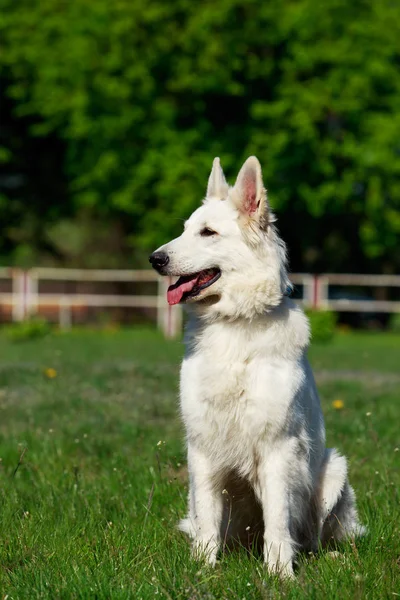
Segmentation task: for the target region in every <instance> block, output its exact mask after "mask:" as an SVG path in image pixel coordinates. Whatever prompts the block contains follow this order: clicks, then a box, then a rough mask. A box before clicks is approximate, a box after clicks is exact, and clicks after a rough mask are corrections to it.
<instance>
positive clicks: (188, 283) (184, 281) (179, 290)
mask: <svg viewBox="0 0 400 600" xmlns="http://www.w3.org/2000/svg"><path fill="white" fill-rule="evenodd" d="M197 279H198V275H194V276H193V277H192V278H189V277H180V278H179V279H178V281H177V282H176V283H174V284H173V285H170V286H169V288H168V291H167V300H168V304H169V305H171V306H172V305H173V304H178V303H179V302H180V301H181V299H182V296H183V294H184V293H185V292H190V290H192V289H193V288H194V286H195V285H196V281H197Z"/></svg>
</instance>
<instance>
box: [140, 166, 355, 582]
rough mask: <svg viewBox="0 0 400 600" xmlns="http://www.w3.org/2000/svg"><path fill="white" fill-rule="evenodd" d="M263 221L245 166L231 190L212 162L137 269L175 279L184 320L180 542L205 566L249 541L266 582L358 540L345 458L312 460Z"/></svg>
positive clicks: (297, 369) (316, 446)
mask: <svg viewBox="0 0 400 600" xmlns="http://www.w3.org/2000/svg"><path fill="white" fill-rule="evenodd" d="M274 221H275V219H274V216H273V213H272V212H271V209H270V207H269V205H268V201H267V194H266V190H265V189H264V185H263V181H262V174H261V166H260V163H259V161H258V160H257V158H256V157H254V156H252V157H250V158H249V159H248V160H246V162H245V163H244V165H243V167H242V168H241V170H240V172H239V175H238V178H237V181H236V183H235V185H234V187H230V186H229V185H228V184H227V182H226V180H225V177H224V174H223V171H222V168H221V166H220V162H219V159H218V158H216V159H215V160H214V163H213V168H212V171H211V175H210V178H209V181H208V187H207V195H206V198H205V200H204V202H203V204H202V206H201V207H200V208H198V209H197V210H196V211H195V212H194V213H193V214H192V216H191V217H190V218H189V219H188V221H186V223H185V229H184V232H183V233H182V235H181V236H180V237H178V238H176V239H175V240H173V241H172V242H169V243H168V244H165V245H164V246H161V247H160V248H159V249H158V250H156V251H155V252H154V253H153V254H152V255H151V256H150V262H151V263H152V265H153V267H154V268H155V269H157V271H158V272H159V273H161V274H162V275H172V276H178V277H179V279H178V281H177V282H176V283H175V284H174V285H172V286H170V288H169V290H168V302H169V304H177V303H179V302H182V303H183V302H184V303H185V304H187V305H189V308H190V310H189V313H190V320H189V324H188V327H187V331H186V348H187V350H186V355H185V358H184V360H183V363H182V370H181V391H180V398H181V411H182V418H183V421H184V424H185V427H186V433H187V445H188V465H189V478H190V492H189V511H188V516H187V517H186V518H185V519H183V520H182V521H181V523H180V529H181V530H182V531H184V532H186V533H187V534H188V535H189V536H190V537H191V538H192V540H193V555H194V556H195V557H196V558H199V557H200V558H203V559H205V560H207V561H208V562H209V563H210V564H214V563H215V561H216V559H217V554H218V551H219V550H220V549H223V548H224V547H225V546H226V545H231V544H232V543H233V541H234V540H238V541H239V542H241V543H246V545H247V543H255V542H256V540H257V539H258V540H262V541H263V555H264V560H265V563H266V565H267V568H268V570H269V571H270V572H278V573H280V574H281V575H284V576H292V574H293V559H294V558H295V555H296V552H298V551H299V550H306V551H316V550H317V549H318V546H319V544H322V545H326V544H327V543H328V542H329V541H330V540H337V541H340V540H343V539H344V538H346V537H349V536H350V537H353V536H355V535H360V534H362V533H363V531H364V528H363V527H362V526H361V525H360V524H359V521H358V517H357V510H356V505H355V495H354V492H353V489H352V488H351V486H350V484H349V482H348V479H347V464H346V459H345V458H344V457H343V456H340V455H339V454H338V452H337V451H336V450H334V449H327V448H325V428H324V419H323V416H322V412H321V407H320V402H319V398H318V393H317V390H316V387H315V383H314V378H313V375H312V371H311V368H310V365H309V363H308V360H307V355H306V353H307V348H308V344H309V338H310V331H309V324H308V321H307V318H306V317H305V315H304V313H303V311H302V310H301V309H300V308H299V307H298V306H296V304H295V303H294V302H293V301H292V300H290V299H289V298H288V297H287V296H285V293H286V291H287V289H288V287H289V286H290V283H289V279H288V274H287V270H286V269H287V261H286V251H285V244H284V242H283V241H282V240H281V239H280V238H279V235H278V233H277V230H276V228H275V226H274Z"/></svg>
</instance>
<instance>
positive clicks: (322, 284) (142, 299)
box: [0, 268, 400, 337]
mask: <svg viewBox="0 0 400 600" xmlns="http://www.w3.org/2000/svg"><path fill="white" fill-rule="evenodd" d="M291 280H292V282H293V284H294V285H295V287H297V286H299V288H301V289H302V297H301V298H300V299H299V300H298V301H299V302H300V303H301V304H303V305H304V306H305V307H313V308H316V309H321V310H334V311H346V312H348V311H349V312H350V311H354V312H368V313H370V312H400V301H390V300H368V299H363V298H362V299H351V298H346V297H345V295H343V296H344V297H342V298H338V299H331V298H330V297H329V286H330V285H335V286H351V287H354V286H362V287H363V288H364V287H372V288H386V289H387V288H392V287H396V288H400V275H351V274H349V275H347V274H324V275H318V276H316V275H310V274H307V273H297V274H292V275H291ZM44 282H46V283H47V287H49V284H51V282H53V284H54V283H55V282H64V283H65V282H76V283H81V284H95V283H97V284H99V283H101V282H103V283H108V284H116V283H118V282H128V283H148V282H153V284H154V290H155V291H154V294H152V295H140V294H104V293H86V292H84V293H82V291H78V292H76V293H52V292H45V291H43V289H41V287H42V288H43V285H42V286H41V283H42V284H43V283H44ZM170 283H171V278H168V277H160V276H158V275H157V273H155V271H153V270H135V271H127V270H91V269H89V270H86V269H85V270H83V269H52V268H34V269H30V270H28V271H23V270H21V269H9V268H0V285H2V287H3V288H4V287H5V288H8V289H6V291H2V287H0V306H1V308H2V309H3V311H4V312H5V314H6V315H8V314H9V317H10V319H12V320H14V321H22V320H24V319H26V318H27V317H29V315H32V314H37V313H40V311H41V310H42V311H43V310H45V309H46V308H52V309H56V310H57V311H58V322H59V325H60V327H63V328H68V327H70V326H71V324H72V316H73V312H74V310H76V309H80V308H83V307H84V308H88V307H97V308H111V307H112V308H145V309H149V308H150V309H151V308H152V309H155V311H156V314H157V323H158V326H159V328H160V329H162V330H163V331H164V334H165V335H166V336H167V337H174V336H176V335H178V334H179V333H180V331H181V328H182V309H181V307H180V306H179V305H178V306H173V307H171V306H168V304H167V301H166V290H167V287H168V285H170ZM86 287H87V286H86Z"/></svg>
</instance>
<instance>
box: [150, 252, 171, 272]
mask: <svg viewBox="0 0 400 600" xmlns="http://www.w3.org/2000/svg"><path fill="white" fill-rule="evenodd" d="M149 261H150V262H151V266H152V267H154V269H156V270H157V271H159V270H160V269H162V268H163V267H165V265H167V264H168V263H169V257H168V254H166V253H165V252H153V254H150V256H149Z"/></svg>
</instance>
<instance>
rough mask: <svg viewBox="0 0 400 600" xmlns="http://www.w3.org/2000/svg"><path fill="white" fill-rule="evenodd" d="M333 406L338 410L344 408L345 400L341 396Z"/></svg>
mask: <svg viewBox="0 0 400 600" xmlns="http://www.w3.org/2000/svg"><path fill="white" fill-rule="evenodd" d="M332 406H333V408H336V410H342V408H344V402H343V400H341V399H340V398H337V399H336V400H334V401H333V402H332Z"/></svg>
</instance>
